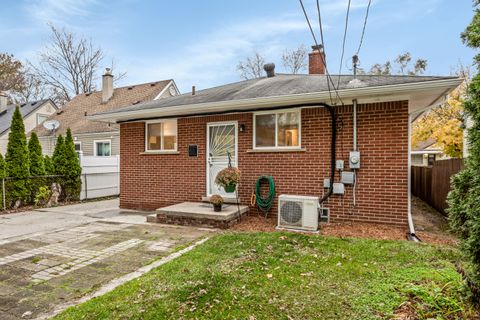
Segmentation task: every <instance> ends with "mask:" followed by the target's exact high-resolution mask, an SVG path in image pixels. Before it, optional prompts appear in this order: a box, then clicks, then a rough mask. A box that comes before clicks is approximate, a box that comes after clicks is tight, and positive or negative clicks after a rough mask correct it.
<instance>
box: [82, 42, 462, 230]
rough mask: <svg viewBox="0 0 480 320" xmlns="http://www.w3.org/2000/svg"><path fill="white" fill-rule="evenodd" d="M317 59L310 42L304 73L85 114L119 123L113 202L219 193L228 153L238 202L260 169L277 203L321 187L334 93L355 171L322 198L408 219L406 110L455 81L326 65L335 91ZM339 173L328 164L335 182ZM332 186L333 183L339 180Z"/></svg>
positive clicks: (359, 217) (365, 215) (340, 216)
mask: <svg viewBox="0 0 480 320" xmlns="http://www.w3.org/2000/svg"><path fill="white" fill-rule="evenodd" d="M322 59H324V56H323V51H322V50H318V49H317V48H315V49H314V51H313V52H312V53H310V54H309V74H308V75H283V74H279V75H275V74H274V70H270V71H269V75H268V76H267V77H262V78H259V79H252V80H246V81H241V82H236V83H230V84H226V85H223V86H219V87H215V88H210V89H205V90H200V91H197V92H194V91H192V93H188V94H183V95H180V96H176V97H172V98H166V99H161V100H157V101H152V102H148V103H143V104H137V105H134V106H130V107H126V108H122V109H119V110H113V111H109V112H103V113H99V114H96V115H92V116H90V117H89V119H92V120H96V121H101V122H104V123H110V124H111V125H115V124H120V136H121V139H120V142H121V148H120V150H121V153H120V162H121V168H120V206H121V207H122V208H132V209H147V210H152V209H157V208H160V207H162V206H166V205H171V204H176V203H180V202H184V201H202V200H205V197H207V196H211V195H212V194H216V193H220V194H224V193H223V190H221V189H220V188H219V187H218V186H217V185H216V184H215V183H214V180H215V176H216V173H217V172H218V171H219V170H220V169H223V168H225V167H227V166H228V158H227V154H228V153H230V154H231V157H232V159H231V160H232V165H234V166H238V168H239V169H240V170H241V172H242V177H241V183H240V185H239V188H238V189H239V196H240V200H241V203H242V204H246V205H250V198H251V195H252V192H253V191H254V188H255V182H256V180H257V178H259V177H260V176H262V175H271V176H272V177H273V178H274V180H275V194H276V196H275V202H274V206H273V207H272V211H271V212H272V213H273V214H276V206H277V199H278V195H281V194H293V195H305V196H315V197H322V196H323V195H325V194H326V193H327V190H328V188H324V185H325V184H327V183H326V181H324V180H325V179H327V178H330V177H331V170H332V162H333V161H332V160H334V159H332V142H331V140H332V131H333V130H332V118H331V115H330V112H329V108H328V107H326V106H325V104H329V105H332V104H333V103H332V102H331V101H332V100H333V102H335V101H336V102H337V104H336V106H334V107H333V110H334V111H335V119H336V120H337V121H336V126H335V127H336V128H337V134H336V146H335V149H334V150H335V151H336V159H335V160H343V161H344V167H345V169H344V171H348V172H350V178H351V173H354V174H356V183H355V184H344V185H343V187H344V188H345V192H344V194H333V195H331V196H330V197H329V198H328V199H327V200H326V201H325V202H324V203H322V206H323V207H324V208H328V209H330V210H329V212H330V221H331V222H341V221H356V222H375V223H386V224H395V225H399V226H406V225H407V222H408V219H409V217H411V215H410V207H409V204H410V197H409V179H410V174H409V162H410V160H409V151H410V150H409V149H410V147H409V145H410V137H409V132H410V129H411V118H412V116H413V115H414V114H416V113H417V112H421V111H423V110H425V109H426V108H428V107H430V106H432V105H434V104H435V103H437V101H439V100H441V99H443V98H444V97H445V94H446V93H448V92H449V91H450V90H452V89H453V88H455V87H456V86H457V85H458V84H459V83H460V82H461V80H459V79H457V78H453V77H427V76H368V75H362V76H358V77H357V79H353V76H351V75H342V76H340V77H339V78H338V76H333V79H332V80H333V83H335V84H336V83H337V80H338V81H339V88H338V96H339V97H340V98H341V100H340V99H339V98H338V97H337V93H336V92H334V91H331V92H329V80H328V77H327V76H326V75H325V74H323V73H324V67H323V66H324V64H323V62H322ZM266 67H267V66H266ZM330 86H331V82H330ZM331 99H332V100H331ZM354 103H358V106H356V108H355V110H356V113H355V112H353V110H354V107H353V105H354ZM355 114H356V128H357V131H356V139H355V141H356V147H357V148H358V149H357V150H358V151H359V152H360V155H361V157H360V159H361V160H360V162H357V164H358V165H359V169H358V170H355V171H354V170H352V169H350V168H349V152H350V151H352V150H353V149H354V142H353V141H354V138H353V137H354V134H353V132H354V129H353V127H354V126H353V123H354V121H353V118H354V115H355ZM195 149H196V152H195ZM333 165H335V162H333ZM339 176H340V174H339V171H338V170H337V169H335V179H334V182H335V183H338V182H339V180H340V179H339ZM346 178H348V177H346ZM345 182H346V181H345ZM327 185H328V184H327ZM335 186H336V187H337V188H336V192H340V191H341V189H342V188H341V187H342V186H341V185H339V184H336V185H335ZM250 209H251V211H255V210H257V209H255V208H253V207H251V208H250ZM411 230H412V228H411Z"/></svg>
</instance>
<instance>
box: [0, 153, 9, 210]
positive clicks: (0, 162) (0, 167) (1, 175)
mask: <svg viewBox="0 0 480 320" xmlns="http://www.w3.org/2000/svg"><path fill="white" fill-rule="evenodd" d="M5 166H6V164H5V159H4V158H3V156H2V154H1V153H0V183H1V180H3V179H5V177H6V176H7V174H6V172H5ZM0 208H1V209H3V186H2V185H1V184H0Z"/></svg>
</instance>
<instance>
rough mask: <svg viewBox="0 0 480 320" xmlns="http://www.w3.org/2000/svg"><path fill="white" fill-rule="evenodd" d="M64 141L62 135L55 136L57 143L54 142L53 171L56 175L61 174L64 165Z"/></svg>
mask: <svg viewBox="0 0 480 320" xmlns="http://www.w3.org/2000/svg"><path fill="white" fill-rule="evenodd" d="M64 149H65V141H64V139H63V136H62V135H59V136H58V138H57V143H56V144H55V149H54V150H53V156H52V161H53V166H54V173H55V174H58V175H62V174H63V168H64V167H65V151H64Z"/></svg>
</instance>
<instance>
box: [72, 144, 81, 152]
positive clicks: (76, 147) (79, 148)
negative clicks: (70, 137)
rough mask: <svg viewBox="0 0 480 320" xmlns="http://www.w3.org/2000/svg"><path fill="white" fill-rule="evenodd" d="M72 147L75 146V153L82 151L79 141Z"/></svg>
mask: <svg viewBox="0 0 480 320" xmlns="http://www.w3.org/2000/svg"><path fill="white" fill-rule="evenodd" d="M74 145H75V151H76V152H80V151H82V142H81V141H78V142H77V141H76V142H74Z"/></svg>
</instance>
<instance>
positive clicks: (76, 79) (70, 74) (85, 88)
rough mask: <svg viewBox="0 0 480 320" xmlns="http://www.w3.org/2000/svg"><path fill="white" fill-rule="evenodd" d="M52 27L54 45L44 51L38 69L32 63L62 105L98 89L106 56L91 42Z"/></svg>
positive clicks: (39, 76)
mask: <svg viewBox="0 0 480 320" xmlns="http://www.w3.org/2000/svg"><path fill="white" fill-rule="evenodd" d="M49 26H50V30H51V43H50V44H49V45H47V46H46V47H45V49H44V51H42V52H40V54H39V64H38V66H35V65H33V64H31V63H30V64H29V66H30V67H31V68H32V70H33V71H34V73H35V74H36V75H37V76H38V78H39V79H40V81H41V82H42V83H43V84H44V85H45V86H47V87H48V88H49V90H50V91H51V92H52V93H53V94H54V97H53V98H54V100H56V101H57V102H59V103H62V102H66V101H70V100H71V98H72V97H74V96H75V95H78V94H80V93H85V92H91V91H93V90H95V80H96V77H97V72H98V70H99V67H100V63H101V61H102V59H103V56H104V55H103V52H102V50H101V49H100V48H97V47H95V46H94V45H93V43H92V42H91V41H90V40H87V39H85V38H78V37H77V36H76V35H75V34H73V33H71V32H69V31H66V30H65V29H57V28H56V27H55V26H53V25H49Z"/></svg>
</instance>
